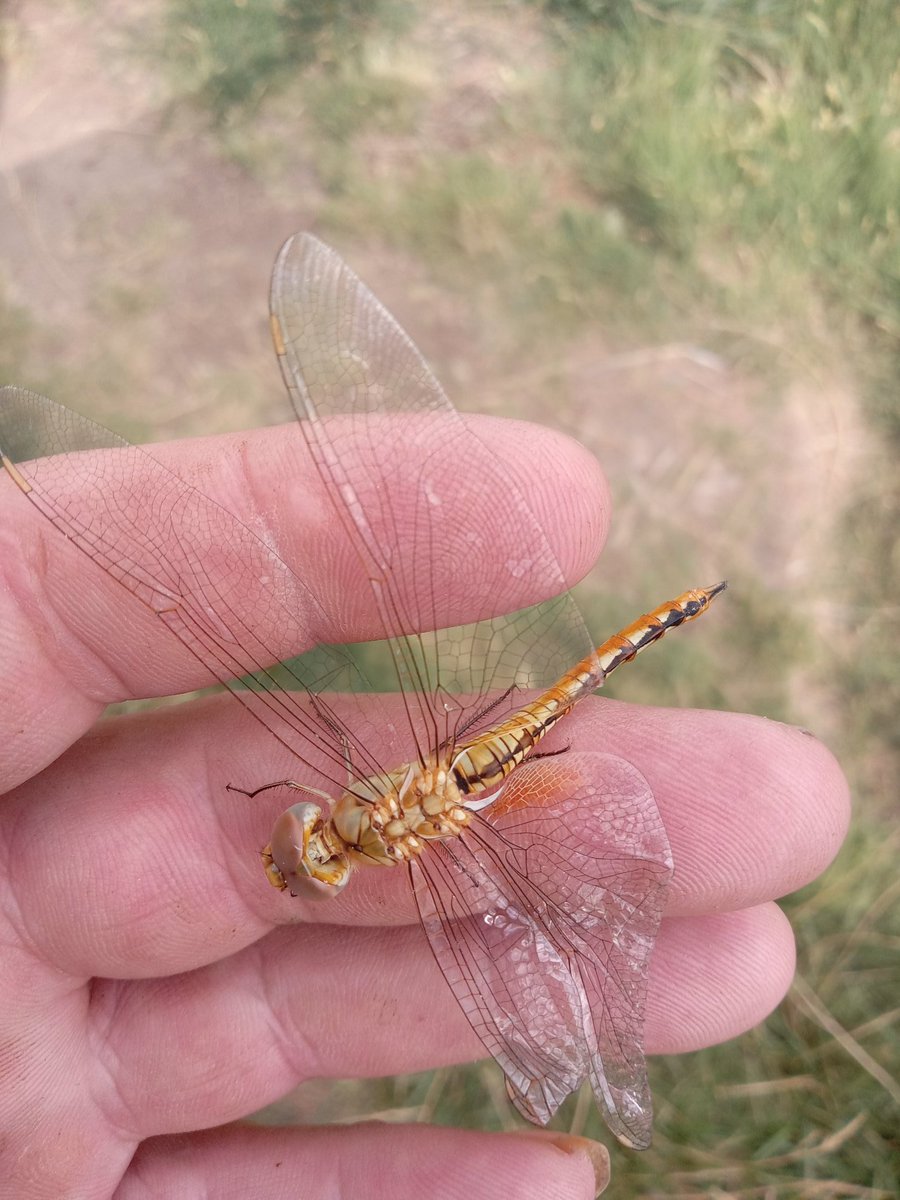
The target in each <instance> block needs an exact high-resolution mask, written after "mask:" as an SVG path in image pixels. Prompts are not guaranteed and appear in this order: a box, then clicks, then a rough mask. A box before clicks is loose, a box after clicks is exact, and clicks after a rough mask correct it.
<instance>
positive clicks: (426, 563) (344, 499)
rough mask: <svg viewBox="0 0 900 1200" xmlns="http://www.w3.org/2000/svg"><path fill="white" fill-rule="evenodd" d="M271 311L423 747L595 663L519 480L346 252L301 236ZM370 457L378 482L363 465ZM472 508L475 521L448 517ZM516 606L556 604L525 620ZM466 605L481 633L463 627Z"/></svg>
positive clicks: (310, 437) (314, 448)
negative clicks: (498, 704) (515, 692)
mask: <svg viewBox="0 0 900 1200" xmlns="http://www.w3.org/2000/svg"><path fill="white" fill-rule="evenodd" d="M271 308H272V320H273V332H274V337H275V343H276V348H277V350H278V352H279V359H280V362H281V367H282V372H283V375H284V379H285V382H286V384H287V387H288V391H289V393H290V396H291V400H292V402H293V405H294V408H295V410H296V412H297V415H298V417H299V418H300V423H301V427H302V429H303V432H304V434H305V436H306V438H307V441H308V443H309V446H310V448H311V452H312V455H313V458H314V460H315V462H316V465H317V466H318V468H319V471H320V473H321V476H322V479H323V481H324V483H325V486H326V489H327V491H328V493H329V495H330V496H331V498H332V500H333V502H334V505H335V507H336V509H337V511H338V514H339V516H340V518H341V521H342V523H343V525H344V528H345V529H346V531H347V534H348V537H349V538H350V540H351V542H352V544H353V546H354V548H355V550H356V553H357V554H358V555H359V558H360V560H361V562H362V563H363V566H364V569H365V573H366V576H367V578H368V580H369V584H370V587H371V589H372V596H373V603H374V606H375V608H376V610H377V613H378V616H379V621H380V628H381V631H382V632H383V635H384V637H385V638H388V639H390V640H391V645H392V651H393V659H392V664H393V665H392V671H393V676H394V679H393V684H394V686H396V687H399V688H401V689H402V690H403V691H404V692H406V693H407V695H408V696H409V697H410V700H409V702H408V704H407V713H408V716H409V723H410V727H411V733H412V736H413V739H414V741H415V743H416V744H417V746H418V747H419V749H420V751H422V752H423V754H427V753H428V752H433V751H435V750H436V749H437V747H438V746H439V745H440V744H442V743H444V742H446V741H452V739H453V737H454V735H455V733H456V731H457V730H458V729H459V728H460V727H461V726H462V725H464V724H465V721H466V719H467V716H468V714H470V713H471V712H472V710H473V709H476V708H478V707H480V706H481V705H482V704H483V702H484V699H485V698H486V697H488V696H490V695H496V694H497V693H499V692H502V691H504V690H506V689H507V688H508V687H510V686H513V685H515V686H518V687H520V688H522V689H526V688H534V687H539V686H545V685H547V684H548V683H551V682H553V681H554V680H555V679H556V678H558V677H559V675H561V674H562V673H563V671H565V670H566V669H568V668H569V667H570V666H571V665H572V663H573V662H577V661H578V660H579V659H581V658H582V657H584V655H586V654H588V653H589V652H590V648H591V643H590V640H589V638H588V635H587V631H586V629H585V626H584V624H583V622H582V620H581V618H580V616H579V615H578V612H577V610H576V609H575V606H574V605H573V603H572V601H571V600H570V599H569V598H568V597H567V596H564V595H560V593H561V592H564V590H565V587H566V581H565V579H564V577H563V573H562V570H561V568H560V566H559V563H558V560H557V558H556V555H555V553H554V550H553V547H552V546H551V545H550V544H549V542H548V540H547V537H546V535H545V533H544V531H543V530H542V528H541V527H540V524H539V522H538V521H537V520H536V518H535V516H534V514H533V512H532V511H531V509H530V507H529V505H528V503H527V500H526V498H525V496H524V494H523V483H522V481H521V480H517V479H515V478H513V477H512V476H511V475H510V473H509V472H508V471H507V469H506V468H505V467H504V466H503V464H502V463H500V462H498V460H497V455H496V454H494V453H491V452H489V451H488V449H487V448H486V447H485V445H484V444H483V443H482V442H481V441H480V440H479V438H478V437H476V436H475V434H474V433H473V432H472V430H471V429H470V427H469V426H468V425H467V423H466V422H465V421H464V420H463V419H462V418H461V417H460V416H459V414H458V413H457V412H456V411H455V410H454V409H453V407H452V405H451V404H450V402H449V401H448V399H447V397H446V396H445V395H444V392H443V391H442V389H441V387H440V385H439V384H438V382H437V380H436V379H435V377H434V375H433V374H432V373H431V371H430V370H429V368H428V366H427V365H426V363H425V361H424V359H423V358H422V356H421V354H420V353H419V352H418V350H417V349H416V347H415V346H414V345H413V343H412V342H411V340H410V339H409V337H408V336H407V335H406V334H405V333H404V332H403V330H402V329H401V328H400V326H399V325H398V324H397V322H396V321H395V320H394V318H393V317H392V316H391V315H390V314H389V313H388V312H387V310H386V309H385V308H384V307H383V305H382V304H381V303H380V302H379V301H378V300H377V299H376V298H375V297H374V296H373V295H372V293H371V292H370V291H369V290H368V289H367V288H366V287H365V286H364V285H363V284H362V283H361V282H360V280H359V279H358V278H357V277H356V276H355V275H354V274H353V272H352V271H350V269H349V268H348V267H347V266H346V264H345V263H343V261H342V260H341V259H340V258H339V257H338V255H337V254H335V253H334V251H333V250H330V249H329V248H328V247H327V246H324V245H323V244H322V243H321V242H319V241H318V240H317V239H316V238H313V237H311V236H309V235H308V234H303V235H298V236H297V237H294V238H292V239H291V240H290V241H289V242H287V243H286V244H285V246H284V247H283V248H282V251H281V253H280V254H279V256H278V260H277V262H276V264H275V270H274V273H273V277H272V296H271ZM398 417H399V418H401V421H400V424H399V425H398ZM398 428H401V429H402V435H401V436H399V437H398V432H397V431H398ZM361 450H363V451H364V452H362V453H361V452H360V451H361ZM373 461H375V462H377V463H378V471H377V472H376V473H375V477H374V479H373V476H372V474H371V473H370V472H367V471H366V470H363V469H360V467H359V466H358V464H360V463H361V462H364V463H371V462H373ZM487 478H490V479H491V480H492V487H491V489H490V499H489V498H488V496H487V493H486V490H485V489H483V488H482V487H481V481H482V480H484V479H487ZM376 481H377V482H376ZM498 483H499V484H500V485H501V486H500V488H499V492H500V495H501V497H502V500H501V501H500V502H499V503H498V501H497V494H498V486H497V485H498ZM459 496H462V497H463V504H462V511H463V513H464V516H465V519H464V520H463V521H462V522H460V523H459V524H458V526H456V525H453V524H448V522H447V521H446V519H444V520H443V521H441V520H440V515H441V511H442V509H444V510H445V511H446V506H447V505H448V504H449V502H450V499H451V497H457V498H458V497H459ZM492 554H494V555H500V556H501V557H500V560H499V561H500V563H501V564H502V566H501V567H500V569H498V565H497V559H496V557H494V558H491V557H490V556H491V555H492ZM473 560H474V562H475V563H481V562H484V564H485V569H483V570H479V569H477V567H476V568H475V569H473V567H472V562H473ZM436 561H440V562H441V563H444V564H451V567H452V566H453V565H455V564H457V563H458V564H460V565H463V564H468V569H467V570H465V571H463V570H460V571H458V572H457V571H455V570H453V569H451V570H449V571H442V572H441V584H440V586H437V585H436V584H435V583H434V576H433V564H434V563H435V562H436ZM463 579H464V580H465V582H464V583H463V582H462V581H463ZM461 587H462V588H464V589H465V603H464V604H463V603H461V601H460V590H459V589H460V588H461ZM517 595H518V596H522V597H525V596H526V595H527V596H528V597H529V598H530V599H533V598H534V597H535V596H537V597H546V598H550V597H553V598H554V599H552V600H551V601H550V602H549V604H547V605H537V606H535V607H531V608H528V609H526V610H524V611H515V610H516V609H521V607H522V604H523V603H524V600H522V601H520V602H519V603H518V604H517V603H516V597H517ZM463 609H464V610H465V611H467V612H468V613H470V614H471V618H472V621H473V622H474V623H472V624H469V625H467V626H465V627H459V626H458V625H455V622H457V621H458V619H459V617H458V614H459V612H460V611H461V610H463ZM497 614H499V615H497Z"/></svg>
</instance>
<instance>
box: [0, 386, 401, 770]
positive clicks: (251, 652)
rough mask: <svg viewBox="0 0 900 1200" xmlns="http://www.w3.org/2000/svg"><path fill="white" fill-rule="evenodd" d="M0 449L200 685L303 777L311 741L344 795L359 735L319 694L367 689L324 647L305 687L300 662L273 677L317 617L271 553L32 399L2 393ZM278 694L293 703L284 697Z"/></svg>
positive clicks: (114, 442) (147, 460)
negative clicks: (176, 645)
mask: <svg viewBox="0 0 900 1200" xmlns="http://www.w3.org/2000/svg"><path fill="white" fill-rule="evenodd" d="M0 450H2V453H3V455H4V456H5V458H6V459H7V462H8V464H9V465H11V466H12V470H11V472H10V473H11V474H12V476H13V478H14V479H15V480H16V482H18V483H19V486H20V487H21V488H22V490H23V491H24V492H25V494H26V495H27V497H28V499H29V500H30V501H31V502H32V503H33V504H34V505H35V507H36V508H37V509H38V510H39V511H40V512H41V513H42V514H43V515H44V516H45V517H47V518H48V520H50V521H51V522H52V523H53V524H54V525H55V526H56V527H57V529H59V530H60V531H61V532H62V533H63V534H65V535H66V537H67V538H69V539H70V540H71V542H73V543H74V544H75V545H76V546H78V548H79V549H81V550H82V551H84V553H85V554H87V555H88V556H89V557H90V558H91V559H92V560H93V562H95V563H96V564H97V566H98V567H99V568H100V569H102V570H103V571H105V572H106V574H107V575H109V576H110V577H111V578H112V579H114V580H116V581H117V582H118V583H120V584H122V586H123V587H125V588H126V589H127V590H128V591H130V592H131V593H132V594H133V595H134V596H135V597H136V598H137V599H138V600H139V601H140V602H141V603H142V604H144V605H145V606H146V607H147V608H148V609H150V610H151V611H152V612H153V613H155V615H156V616H157V617H158V618H159V620H160V621H161V622H162V624H164V625H165V626H166V627H167V628H168V629H169V630H170V631H171V632H172V633H173V634H174V635H175V636H176V637H177V638H178V639H179V640H180V641H181V642H182V643H183V644H184V645H185V646H186V647H187V648H188V649H189V650H190V651H191V653H192V654H193V655H194V656H195V657H196V658H197V659H198V660H199V661H200V662H201V663H203V664H204V666H205V667H206V668H207V670H208V671H209V676H210V678H209V680H208V682H209V683H214V682H217V681H218V682H220V683H224V684H226V685H227V686H229V687H231V688H232V689H233V690H234V694H235V695H236V696H237V698H238V699H239V700H240V701H241V702H242V703H243V704H244V705H245V707H247V708H248V709H249V710H250V712H251V713H252V714H253V715H254V716H255V717H257V718H258V719H259V720H260V721H262V722H263V724H265V725H266V726H267V727H268V728H269V729H270V730H271V732H272V733H274V734H275V736H276V737H277V738H278V739H279V741H281V742H282V743H283V744H284V745H285V746H287V747H288V749H290V750H291V751H292V752H293V753H294V754H295V755H296V756H297V758H298V759H300V761H301V762H304V763H306V764H307V765H310V762H309V751H310V745H311V743H315V744H316V745H317V746H318V747H320V749H322V750H324V751H325V755H326V760H327V762H326V768H325V772H326V775H327V777H328V778H330V779H331V780H332V782H333V783H334V784H335V785H336V787H337V788H338V789H343V787H344V786H346V782H347V769H346V756H345V752H344V743H345V740H346V739H347V738H349V739H350V741H351V749H357V748H358V749H359V752H360V754H363V755H364V747H365V742H366V741H367V740H368V737H369V736H370V734H367V731H366V729H365V728H360V726H359V724H356V723H355V724H354V727H353V729H352V730H348V731H346V732H345V733H344V734H340V733H339V732H338V731H337V729H336V728H335V727H334V726H333V724H332V723H331V719H330V716H329V713H330V708H329V701H328V698H327V697H326V696H324V695H322V696H316V693H317V692H318V691H319V689H320V688H325V687H328V688H331V689H340V688H341V687H343V688H345V689H356V690H363V689H364V686H365V684H364V681H363V680H361V678H360V675H359V671H358V670H357V668H356V666H355V665H354V664H353V663H352V662H351V661H350V660H349V658H348V657H347V656H346V655H344V654H343V653H342V652H341V651H340V650H339V649H333V648H326V647H320V650H319V655H318V656H317V660H316V674H315V676H313V675H307V676H306V677H301V674H300V672H301V671H302V670H303V667H302V664H298V665H297V666H296V669H295V670H294V672H293V674H292V675H291V676H290V677H286V676H285V674H284V670H283V669H279V673H278V674H276V673H273V671H272V667H273V664H276V663H277V662H278V658H279V655H278V654H277V653H276V652H275V651H274V650H273V649H271V648H270V645H269V642H270V640H271V639H272V638H273V637H275V636H277V637H278V638H279V644H291V645H292V647H293V648H294V649H295V650H302V649H306V646H307V644H308V640H309V636H310V631H311V630H315V629H316V628H317V626H318V625H319V624H320V616H319V614H320V612H321V610H320V608H319V605H318V602H317V600H316V598H315V597H314V596H313V595H312V594H311V592H310V591H309V589H308V588H307V587H306V586H305V585H304V584H303V583H302V582H301V581H300V579H299V578H298V577H297V576H296V575H295V574H294V573H293V572H292V571H291V570H290V568H289V567H288V566H287V565H286V564H285V563H284V562H283V561H282V560H281V559H280V558H279V557H278V555H277V554H275V552H274V551H273V550H271V549H270V548H269V547H268V546H267V545H266V544H265V543H264V542H263V541H261V540H260V538H259V537H257V536H256V534H255V533H253V531H252V530H251V529H250V528H249V527H248V526H246V525H244V524H243V523H242V522H241V521H239V520H238V519H237V518H236V517H235V516H233V515H232V514H231V513H230V512H228V511H227V510H226V509H224V508H222V507H221V506H220V505H218V504H216V503H215V502H214V501H212V500H211V499H209V498H208V497H206V496H204V495H203V494H202V493H201V492H198V491H197V490H196V489H195V488H193V487H191V486H190V485H189V484H188V483H186V482H185V481H184V480H183V479H181V478H180V477H179V476H178V475H176V474H174V473H173V472H172V471H170V470H169V469H168V468H167V467H165V466H163V465H162V464H161V463H160V462H158V461H157V460H156V459H155V458H153V457H152V456H151V455H150V454H148V453H146V452H145V451H143V450H140V449H138V448H137V447H135V446H131V445H129V443H127V442H125V441H123V440H122V439H121V438H119V437H117V436H116V435H115V434H112V433H110V432H109V431H108V430H106V429H103V428H102V426H99V425H97V424H95V423H94V422H92V421H89V420H87V418H85V417H82V416H80V415H78V414H77V413H74V412H71V411H69V410H68V409H66V408H63V407H62V406H61V405H58V404H54V403H53V402H52V401H50V400H47V399H46V398H45V397H43V396H38V395H36V394H34V393H32V392H27V391H24V390H22V389H20V388H12V387H6V388H3V389H0ZM43 455H46V456H50V457H40V456H43ZM23 460H31V461H23ZM17 463H18V465H13V464H17ZM251 673H252V674H253V675H254V679H253V681H252V682H250V683H249V684H248V683H247V682H242V679H243V678H244V677H246V676H248V675H250V674H251ZM286 682H290V683H291V685H292V686H293V687H295V688H296V689H297V691H286V690H283V687H284V684H285V683H286ZM303 688H306V689H308V690H309V691H310V692H311V693H313V697H314V698H312V699H309V698H304V697H302V696H301V695H300V694H299V693H300V691H301V690H302V689H303ZM367 705H369V706H370V707H369V708H368V717H367V720H368V722H369V723H370V728H371V729H375V728H378V727H379V725H381V726H382V727H384V723H385V718H384V717H383V716H380V715H379V713H378V701H377V698H376V697H367ZM363 761H365V758H364V757H363ZM321 768H322V763H321V761H318V762H317V764H316V768H315V769H319V770H321Z"/></svg>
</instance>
